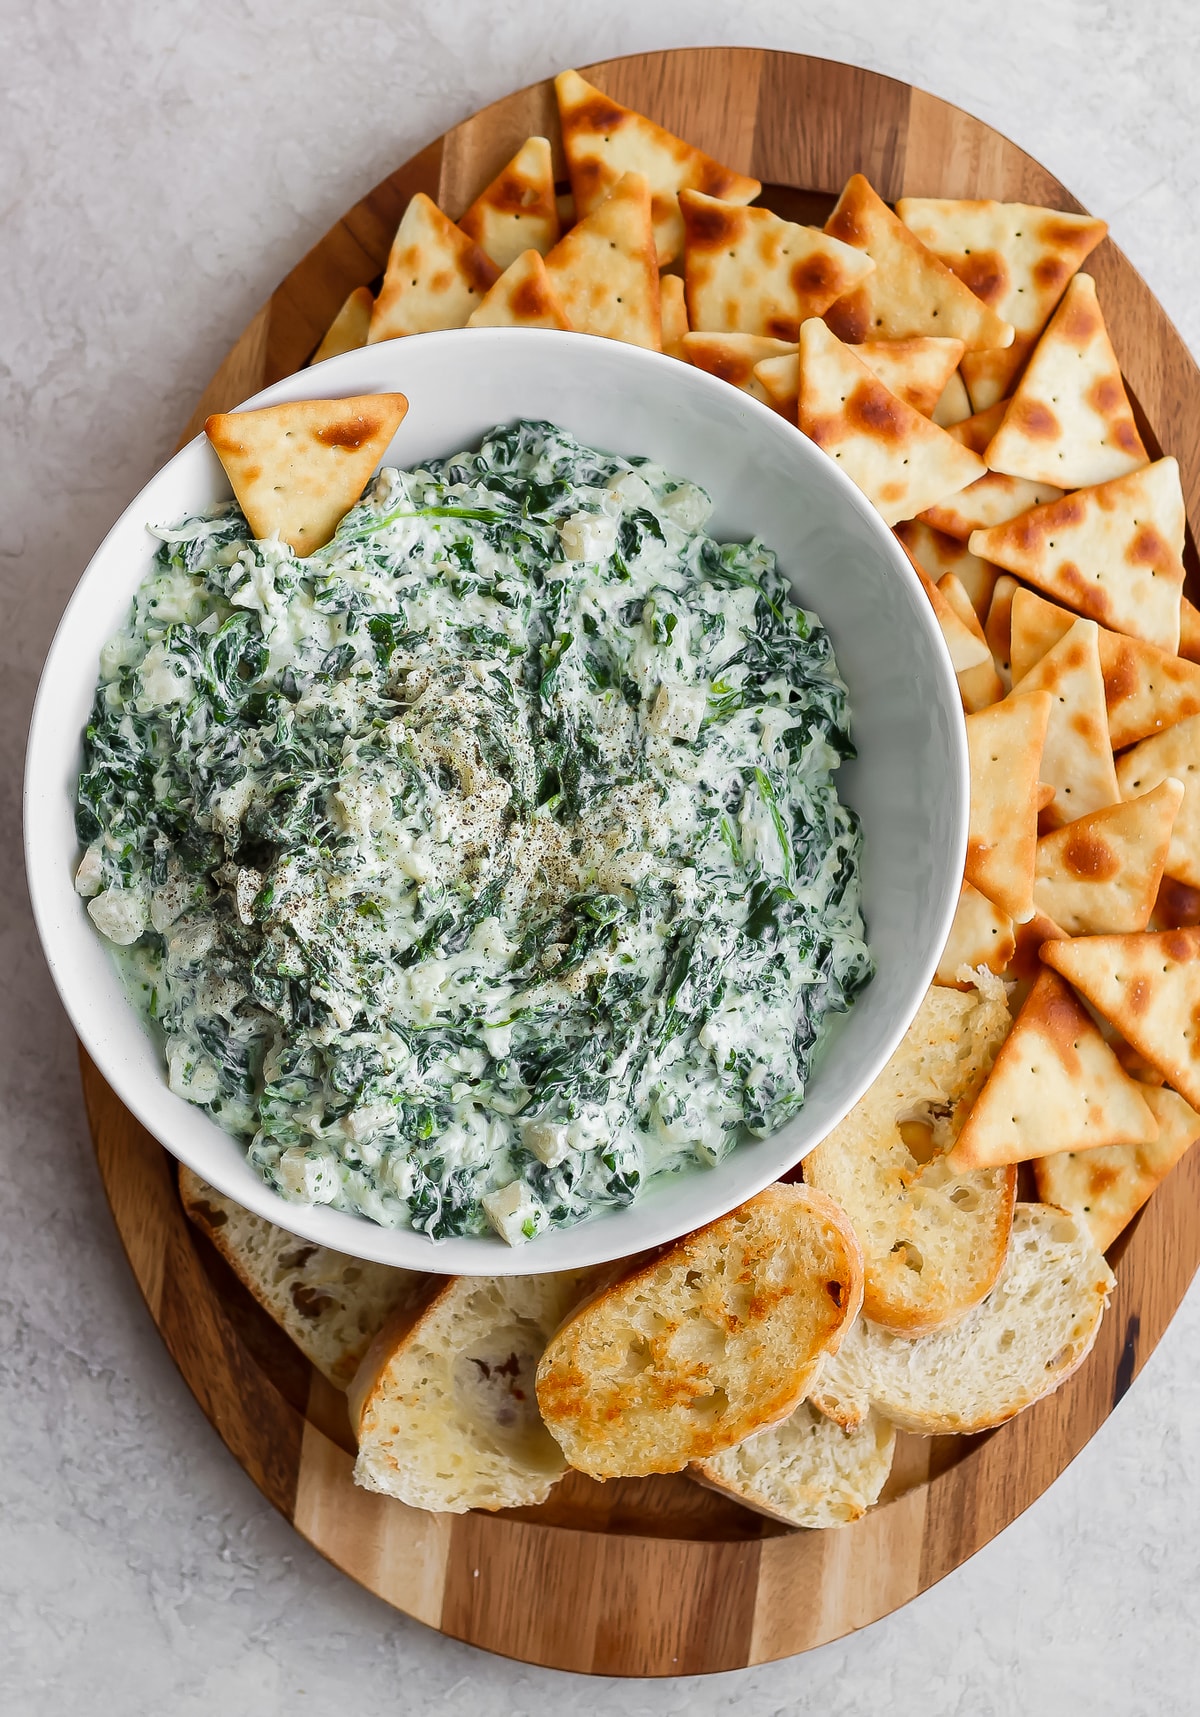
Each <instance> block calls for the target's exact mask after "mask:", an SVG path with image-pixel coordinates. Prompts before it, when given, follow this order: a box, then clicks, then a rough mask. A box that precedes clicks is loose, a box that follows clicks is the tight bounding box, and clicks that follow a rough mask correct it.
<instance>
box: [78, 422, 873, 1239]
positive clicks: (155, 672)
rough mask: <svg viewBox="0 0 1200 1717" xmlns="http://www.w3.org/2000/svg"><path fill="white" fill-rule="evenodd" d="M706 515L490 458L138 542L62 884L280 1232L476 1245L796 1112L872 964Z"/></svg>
mask: <svg viewBox="0 0 1200 1717" xmlns="http://www.w3.org/2000/svg"><path fill="white" fill-rule="evenodd" d="M708 512H709V501H708V498H707V496H705V495H704V494H703V492H702V491H701V490H699V489H698V488H696V487H694V486H693V485H692V484H690V483H688V482H685V481H681V480H680V479H678V478H675V477H671V476H668V475H667V473H666V472H664V471H662V470H660V469H659V468H657V467H656V466H654V465H651V464H649V463H647V462H646V461H644V460H640V459H624V458H619V457H617V456H616V455H614V454H609V453H599V452H596V451H595V450H594V449H591V448H587V447H583V446H581V445H580V444H579V443H578V442H576V441H575V440H573V439H572V438H571V436H569V435H567V434H566V433H564V432H563V431H562V430H559V429H556V428H554V427H553V426H552V425H550V424H548V423H518V424H516V425H514V426H511V427H503V428H498V429H496V430H494V431H492V433H491V434H489V435H488V436H487V437H486V438H485V440H484V442H483V444H482V446H481V447H480V449H479V450H478V452H473V453H464V454H461V455H458V456H456V457H454V458H450V459H445V460H439V461H437V462H434V463H431V464H430V465H429V466H427V467H425V468H423V469H420V470H417V471H411V472H401V471H394V470H384V471H382V472H381V473H380V475H379V476H378V477H377V478H376V480H375V481H374V482H373V484H372V485H371V487H370V489H369V490H368V492H367V494H366V496H365V497H364V499H363V500H362V501H361V503H360V504H359V505H358V506H357V507H355V508H354V510H353V511H352V512H351V513H349V514H348V515H347V517H346V518H345V520H344V521H343V523H342V525H341V527H340V529H339V530H338V532H337V535H336V536H335V537H334V539H333V541H332V542H331V543H329V545H328V546H327V547H326V548H323V549H321V550H319V551H318V552H317V553H315V554H313V555H311V556H310V557H309V558H308V559H306V560H297V559H296V558H295V557H294V555H293V554H292V553H291V551H290V550H289V549H287V548H286V547H283V546H281V544H280V543H279V542H278V540H277V539H273V540H271V541H268V542H254V541H253V540H251V539H250V537H249V533H248V527H247V525H246V523H245V520H244V519H243V517H242V515H241V513H240V512H239V511H238V510H237V509H236V507H235V506H234V505H232V504H230V505H227V506H224V507H219V508H217V509H215V510H213V511H211V512H208V513H205V514H202V515H198V516H197V517H194V518H187V519H184V520H182V521H181V522H179V523H178V524H176V525H175V526H174V527H173V528H171V529H161V530H158V531H156V535H157V536H158V537H159V538H160V539H161V544H162V546H161V548H160V549H159V551H158V554H157V558H156V561H155V565H154V568H153V571H152V573H151V574H150V576H149V577H148V578H147V579H146V580H145V581H144V583H143V584H142V586H141V588H140V589H139V591H138V593H137V595H136V597H135V600H134V604H133V612H132V616H131V618H130V621H129V624H128V626H127V627H126V629H125V630H124V631H123V632H121V633H120V634H119V635H118V636H117V637H115V638H113V639H112V640H111V641H110V642H109V643H108V644H107V645H106V646H105V648H104V650H103V653H102V657H101V682H100V685H99V688H98V691H97V695H96V701H95V706H94V710H93V714H92V717H91V720H90V722H89V725H88V728H87V732H86V736H85V740H84V765H83V771H82V774H81V776H80V781H79V806H78V830H79V836H80V839H81V841H82V843H83V845H84V847H85V848H86V851H85V852H84V855H83V859H82V863H81V864H80V866H79V872H78V878H77V887H78V890H79V892H80V894H82V895H84V896H86V897H87V899H88V911H89V912H90V913H91V916H92V919H93V920H94V922H95V924H96V927H97V928H98V929H99V930H100V931H101V932H102V933H103V934H104V935H105V936H106V937H107V938H108V939H109V941H110V942H111V943H113V944H115V945H117V947H118V949H119V950H120V957H121V961H122V964H123V967H124V970H125V973H126V976H127V979H128V983H129V985H130V988H131V990H132V991H133V993H134V995H135V997H136V998H137V999H139V1000H140V1001H141V1003H142V1005H143V1007H144V1010H145V1012H146V1014H147V1015H148V1017H149V1019H150V1020H151V1021H152V1022H153V1028H154V1030H155V1031H156V1032H157V1033H158V1034H159V1036H160V1040H161V1043H162V1046H163V1051H164V1056H165V1062H166V1069H167V1076H168V1079H169V1082H170V1086H171V1089H172V1090H173V1091H175V1092H177V1093H178V1094H179V1095H180V1096H182V1097H185V1098H187V1099H189V1100H190V1101H191V1102H193V1103H197V1104H200V1105H201V1106H202V1107H204V1108H205V1109H207V1110H208V1111H209V1113H210V1114H211V1115H212V1116H213V1117H214V1118H215V1119H216V1121H217V1122H219V1124H220V1125H221V1126H222V1127H224V1128H226V1129H227V1130H228V1131H229V1132H231V1133H233V1134H234V1135H236V1136H237V1137H238V1138H239V1139H241V1140H243V1141H244V1142H245V1144H246V1147H247V1149H248V1152H249V1160H250V1162H251V1164H252V1165H253V1166H254V1168H255V1169H256V1170H257V1171H258V1173H259V1174H260V1175H261V1176H262V1177H263V1179H264V1180H265V1181H267V1182H268V1183H269V1184H270V1185H271V1186H273V1187H274V1188H276V1189H277V1190H278V1191H279V1192H281V1193H283V1194H284V1195H285V1196H286V1197H287V1198H289V1199H293V1200H296V1201H299V1202H302V1203H313V1202H316V1203H324V1204H332V1205H335V1206H337V1207H338V1208H339V1209H343V1210H351V1211H359V1212H361V1213H362V1214H363V1215H365V1216H367V1217H370V1218H371V1219H372V1220H373V1221H375V1222H379V1223H383V1224H386V1225H388V1226H401V1225H409V1224H411V1225H412V1226H413V1227H414V1228H417V1229H419V1230H422V1231H424V1232H425V1233H427V1234H429V1235H430V1236H431V1237H433V1238H435V1239H437V1238H441V1237H443V1236H447V1235H456V1234H466V1233H475V1232H480V1231H485V1230H486V1229H487V1228H488V1226H489V1224H490V1225H491V1226H492V1227H494V1228H495V1229H496V1230H497V1231H498V1232H499V1233H500V1234H502V1235H503V1236H504V1238H505V1239H506V1240H509V1241H511V1242H514V1243H516V1242H519V1241H521V1240H523V1239H528V1238H531V1237H532V1236H533V1235H535V1234H536V1233H538V1232H539V1231H540V1230H542V1229H544V1228H546V1227H562V1226H566V1225H568V1224H571V1223H575V1222H579V1221H580V1220H582V1219H583V1218H585V1217H587V1216H589V1215H591V1214H593V1213H594V1212H596V1211H597V1210H599V1209H601V1208H602V1207H605V1206H614V1205H627V1204H629V1203H631V1202H632V1201H633V1200H634V1199H635V1198H637V1197H638V1195H639V1193H641V1192H642V1190H643V1189H644V1188H645V1187H646V1185H647V1183H648V1182H649V1181H650V1180H651V1179H652V1178H653V1177H655V1176H656V1175H660V1174H664V1173H668V1172H675V1171H679V1170H682V1169H685V1168H690V1167H694V1166H695V1165H697V1164H712V1163H715V1162H717V1161H718V1160H719V1159H720V1158H722V1157H723V1156H724V1155H725V1154H726V1153H727V1152H728V1151H730V1150H731V1149H733V1148H734V1147H735V1146H736V1145H738V1144H739V1142H742V1141H745V1140H747V1139H748V1138H751V1137H761V1136H762V1135H764V1134H767V1133H770V1132H772V1131H773V1130H774V1129H776V1128H778V1127H780V1126H782V1125H783V1123H784V1122H785V1121H787V1120H789V1119H790V1118H791V1117H792V1116H793V1115H794V1114H795V1113H796V1111H797V1110H798V1109H799V1107H800V1105H801V1103H802V1101H803V1097H804V1086H805V1080H806V1078H807V1076H808V1071H809V1067H810V1064H811V1060H812V1056H813V1052H814V1049H815V1048H816V1046H817V1044H818V1042H819V1040H820V1037H821V1033H822V1027H823V1024H824V1022H825V1021H826V1019H827V1016H828V1015H830V1014H831V1013H834V1012H837V1011H840V1010H844V1009H845V1008H846V1007H847V1006H848V1005H849V1003H850V1001H851V999H852V998H853V996H854V994H855V992H856V991H857V990H858V989H859V988H860V987H861V986H862V984H863V983H865V982H866V980H867V979H868V977H869V976H870V974H871V969H872V968H871V962H870V957H869V955H868V952H867V949H866V946H865V943H864V939H863V924H862V918H861V913H860V906H859V879H858V866H859V850H860V837H859V831H858V827H857V824H856V820H855V817H854V815H853V813H852V812H851V811H850V810H848V809H847V808H846V807H845V806H844V805H842V804H841V803H840V802H839V800H838V797H837V794H836V792H835V790H834V783H833V772H834V770H835V769H836V768H837V766H838V764H839V763H840V762H841V761H842V759H843V758H847V757H850V756H852V755H853V751H852V747H851V742H850V738H849V731H848V725H847V711H846V689H845V686H844V685H843V683H842V681H841V679H840V678H839V676H838V671H837V665H836V663H835V661H834V657H833V651H832V649H831V647H830V641H829V637H828V635H827V634H826V633H825V631H824V630H823V629H822V627H821V625H820V623H819V621H818V620H817V619H816V617H815V616H814V615H812V614H809V613H806V612H805V611H804V610H802V609H800V608H798V607H796V606H795V604H794V603H793V602H792V601H791V599H790V597H789V595H788V586H787V584H786V582H785V580H784V578H783V577H782V575H781V574H780V572H779V571H778V569H777V567H776V563H775V556H774V554H773V553H772V552H771V550H770V549H768V548H766V547H764V546H763V544H762V543H760V542H751V543H748V544H738V543H727V544H722V543H718V542H716V541H714V540H713V538H712V537H710V536H709V535H707V534H706V533H705V530H704V528H703V527H704V521H705V518H706V517H707V514H708Z"/></svg>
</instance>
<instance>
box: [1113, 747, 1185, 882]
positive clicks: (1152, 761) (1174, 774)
mask: <svg viewBox="0 0 1200 1717" xmlns="http://www.w3.org/2000/svg"><path fill="white" fill-rule="evenodd" d="M1168 780H1174V781H1178V782H1180V783H1181V784H1182V787H1183V803H1182V804H1181V805H1180V807H1179V812H1178V815H1177V816H1176V818H1175V827H1174V828H1173V830H1172V831H1171V847H1170V851H1169V852H1168V853H1167V864H1166V870H1167V874H1168V875H1169V876H1173V877H1176V878H1177V879H1178V880H1179V881H1180V882H1186V883H1187V884H1188V885H1189V886H1190V887H1192V888H1200V715H1189V716H1187V717H1186V718H1185V719H1184V720H1183V721H1177V722H1176V723H1175V725H1174V727H1168V728H1167V729H1166V730H1165V731H1164V732H1162V733H1156V734H1154V735H1153V736H1152V737H1151V738H1150V739H1143V740H1142V742H1141V744H1140V745H1135V746H1134V747H1133V749H1132V751H1126V752H1125V753H1124V755H1123V756H1122V757H1121V758H1120V759H1119V760H1118V762H1117V781H1118V782H1119V784H1120V788H1121V792H1122V794H1123V795H1124V796H1125V798H1127V799H1130V798H1133V796H1134V795H1135V794H1140V793H1149V792H1150V791H1151V789H1152V788H1154V787H1157V786H1158V785H1159V783H1160V782H1162V781H1168Z"/></svg>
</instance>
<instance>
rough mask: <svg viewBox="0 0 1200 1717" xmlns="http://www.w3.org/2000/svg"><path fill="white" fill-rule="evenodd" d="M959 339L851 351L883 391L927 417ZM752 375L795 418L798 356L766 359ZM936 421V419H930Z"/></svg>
mask: <svg viewBox="0 0 1200 1717" xmlns="http://www.w3.org/2000/svg"><path fill="white" fill-rule="evenodd" d="M961 345H962V342H961V340H937V339H928V340H865V341H864V342H863V344H862V345H861V346H855V347H854V348H853V351H854V356H855V357H856V358H858V359H860V360H861V361H862V362H863V363H864V364H865V365H866V366H867V368H868V369H869V370H870V371H871V373H872V375H875V376H878V377H879V380H880V381H881V382H882V383H883V385H884V387H885V388H888V389H890V391H891V392H892V393H894V394H895V396H896V398H897V399H902V400H903V401H904V403H905V405H911V406H912V408H913V410H914V411H919V412H920V413H921V415H922V417H928V416H929V415H930V413H931V412H932V411H933V406H934V404H935V403H936V401H937V399H938V398H939V397H940V396H939V395H938V393H937V389H938V388H939V386H940V385H941V377H942V375H943V373H944V370H945V366H946V365H947V364H948V363H949V361H950V359H951V357H952V356H953V354H954V351H955V349H956V348H959V347H961ZM755 374H756V375H757V376H758V379H759V381H760V382H761V383H762V385H763V387H764V388H766V390H767V393H768V394H769V395H770V399H771V403H772V405H774V407H775V409H776V410H777V411H781V412H783V414H784V415H785V416H786V417H791V418H794V417H795V415H796V399H797V395H798V394H799V391H800V357H799V354H798V353H794V354H793V355H792V356H790V357H779V358H768V359H766V360H765V362H764V363H763V365H762V371H761V374H760V373H759V368H758V366H757V365H756V366H755ZM934 421H935V422H936V421H937V419H936V416H935V417H934Z"/></svg>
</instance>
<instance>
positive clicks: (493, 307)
mask: <svg viewBox="0 0 1200 1717" xmlns="http://www.w3.org/2000/svg"><path fill="white" fill-rule="evenodd" d="M570 326H571V324H570V322H569V321H568V319H567V313H566V311H565V310H564V309H563V307H562V303H561V301H560V299H559V296H558V294H557V292H555V290H554V288H553V287H552V286H551V284H550V277H549V275H548V274H547V273H546V264H545V263H544V262H543V261H542V258H541V255H540V254H539V252H538V251H536V250H527V251H525V252H524V254H523V255H521V256H519V257H518V258H517V259H516V261H515V262H510V263H509V265H508V267H507V268H506V269H505V270H504V273H503V274H502V275H501V276H500V278H499V280H498V281H497V282H496V284H495V286H493V287H492V288H491V289H490V290H489V291H488V292H486V293H485V294H484V297H483V302H482V303H481V304H480V306H479V308H478V309H477V310H473V311H472V312H471V315H470V317H469V318H468V320H467V327H468V328H566V329H569V328H570Z"/></svg>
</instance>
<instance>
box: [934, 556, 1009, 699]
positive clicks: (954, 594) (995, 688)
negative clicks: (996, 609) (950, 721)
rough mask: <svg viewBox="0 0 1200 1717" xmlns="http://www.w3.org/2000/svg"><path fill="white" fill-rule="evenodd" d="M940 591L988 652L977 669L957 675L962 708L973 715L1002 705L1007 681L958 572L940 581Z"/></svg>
mask: <svg viewBox="0 0 1200 1717" xmlns="http://www.w3.org/2000/svg"><path fill="white" fill-rule="evenodd" d="M937 588H938V591H939V593H940V595H941V596H942V597H943V598H944V599H945V601H946V602H948V603H949V605H950V607H951V608H952V609H953V610H954V612H955V614H957V615H958V618H959V619H960V620H961V621H962V623H963V625H964V626H965V627H966V629H967V631H968V632H970V634H971V636H972V637H973V638H974V639H975V640H976V642H977V644H978V645H980V646H981V647H982V649H983V650H985V651H986V652H987V653H986V655H985V656H984V658H983V660H982V661H980V662H978V663H976V665H975V666H974V667H971V668H961V669H960V670H959V672H958V676H957V678H958V690H959V695H960V697H961V698H962V702H963V709H964V710H965V711H966V712H967V714H968V715H974V714H975V712H976V711H977V710H981V709H987V708H988V706H989V705H991V704H994V703H999V702H1000V699H1001V698H1002V697H1003V696H1004V692H1005V686H1004V681H1003V680H1002V679H1001V678H1000V675H999V674H998V673H997V671H996V664H995V662H994V661H993V659H992V652H991V650H990V648H989V647H988V642H987V639H986V638H985V637H984V635H983V627H982V626H981V625H980V623H979V616H978V614H976V612H975V608H974V605H973V603H972V601H971V598H970V596H969V595H968V594H967V590H966V586H965V585H964V584H963V583H962V582H961V581H960V579H959V577H958V575H957V574H956V573H953V572H947V573H943V574H942V577H941V578H940V579H938V583H937Z"/></svg>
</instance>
